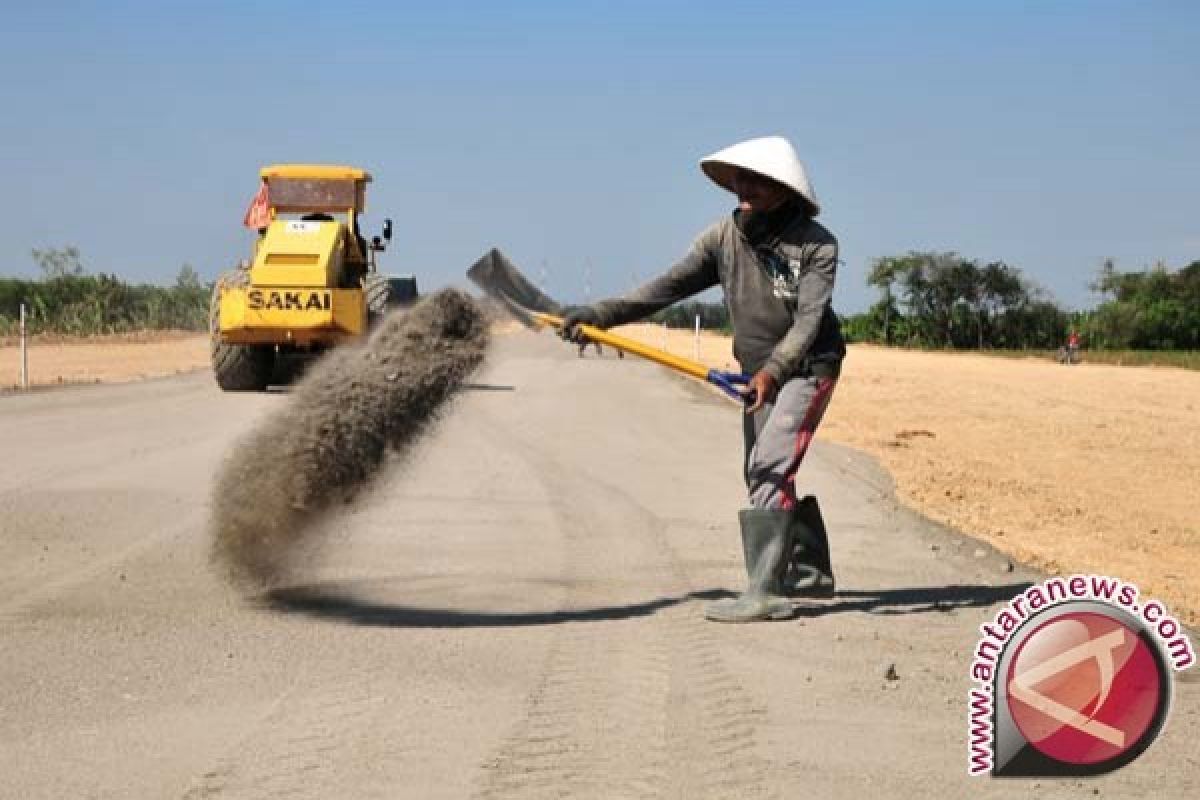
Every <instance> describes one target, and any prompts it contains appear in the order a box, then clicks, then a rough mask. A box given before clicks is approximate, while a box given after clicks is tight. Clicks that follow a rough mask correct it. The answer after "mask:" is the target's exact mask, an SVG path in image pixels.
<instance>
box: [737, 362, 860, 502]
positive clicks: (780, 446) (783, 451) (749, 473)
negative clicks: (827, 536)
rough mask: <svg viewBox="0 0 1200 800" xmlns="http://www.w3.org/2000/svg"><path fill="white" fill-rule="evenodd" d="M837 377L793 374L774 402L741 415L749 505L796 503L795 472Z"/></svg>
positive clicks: (827, 402)
mask: <svg viewBox="0 0 1200 800" xmlns="http://www.w3.org/2000/svg"><path fill="white" fill-rule="evenodd" d="M836 384H837V378H836V376H833V377H828V376H820V377H817V376H798V377H795V378H792V379H791V380H789V381H787V382H786V383H785V384H783V387H782V388H781V389H780V390H779V393H778V394H777V395H776V396H775V401H774V402H773V403H768V404H767V405H764V406H763V407H762V408H760V409H759V410H758V411H755V412H754V413H753V414H743V415H742V433H743V437H744V439H745V444H746V454H745V462H744V466H743V472H744V474H745V477H746V489H747V490H748V492H749V494H750V506H751V507H752V508H765V509H792V508H795V507H796V503H797V497H796V471H797V470H798V469H800V462H801V461H803V460H804V454H805V453H806V452H808V445H809V443H811V442H812V438H813V435H814V434H815V433H816V431H817V426H818V425H820V424H821V418H822V417H823V416H824V415H825V409H826V408H827V407H828V406H829V398H830V397H831V396H832V395H833V387H834V386H835V385H836Z"/></svg>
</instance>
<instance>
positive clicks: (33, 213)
mask: <svg viewBox="0 0 1200 800" xmlns="http://www.w3.org/2000/svg"><path fill="white" fill-rule="evenodd" d="M6 6H7V8H6V9H5V11H4V26H3V28H0V68H2V69H3V74H4V75H5V76H6V78H5V81H4V82H3V84H2V85H0V109H3V114H2V115H0V167H2V170H0V175H3V179H2V183H0V185H2V186H3V187H4V191H0V274H3V275H28V276H33V275H36V268H35V266H34V264H33V263H32V260H31V259H30V257H29V251H30V249H32V248H35V247H38V248H44V247H60V246H64V245H67V244H74V245H76V246H78V247H79V248H80V249H81V250H82V252H83V256H84V261H85V264H86V265H87V267H88V268H89V270H91V271H106V272H115V273H117V274H119V275H121V276H122V277H125V278H127V279H131V280H136V281H150V282H162V283H169V282H170V281H172V280H173V278H174V275H175V274H176V273H177V271H178V269H179V267H180V265H181V264H183V263H184V262H188V263H191V264H193V265H194V266H195V267H196V268H197V269H198V270H199V271H200V273H201V274H202V275H203V276H205V277H209V278H211V277H213V276H215V275H216V274H217V272H219V271H220V270H222V269H224V268H226V267H227V266H228V265H231V264H232V263H234V262H236V261H237V260H238V259H239V258H242V257H244V256H245V255H246V254H247V253H248V251H249V246H250V241H251V236H250V234H249V233H248V232H247V231H245V230H244V229H242V228H241V226H240V222H241V215H242V213H243V211H244V209H245V206H246V204H247V203H248V202H249V200H250V198H251V195H252V194H253V192H254V189H255V185H256V180H257V179H256V171H257V169H258V167H259V166H260V165H262V164H265V163H274V162H285V161H314V162H334V163H352V164H356V165H360V166H364V167H367V168H368V169H370V170H371V171H372V172H373V174H374V175H375V178H376V182H375V184H374V185H373V187H372V193H371V198H370V205H371V211H370V213H369V214H368V216H367V227H368V229H369V230H372V229H377V228H378V226H379V224H380V222H381V221H382V219H383V217H384V216H390V217H392V218H394V220H395V224H396V238H395V240H394V244H393V250H392V251H391V252H390V253H389V254H388V255H387V256H386V261H385V266H386V267H387V269H388V271H392V272H415V273H416V274H417V275H418V278H419V280H420V282H421V284H422V285H423V287H425V288H434V287H437V286H442V285H446V284H451V283H461V282H462V280H463V279H462V275H463V272H464V271H465V269H466V268H467V267H468V266H469V265H470V264H471V263H472V262H473V261H474V260H475V259H476V258H478V256H479V255H481V254H482V253H483V252H484V251H485V250H486V249H487V248H489V247H491V246H493V245H495V246H498V247H500V248H501V249H502V250H504V251H505V252H507V253H508V254H509V256H510V257H511V258H512V259H513V260H514V261H515V262H516V263H517V264H519V265H521V266H522V267H523V268H524V269H525V270H526V271H527V272H529V273H530V274H532V275H535V276H537V275H540V273H541V272H542V270H543V269H544V270H545V273H546V283H547V287H548V289H549V291H550V292H551V294H554V295H556V296H559V297H562V298H563V299H568V300H576V299H581V298H582V297H583V296H584V294H585V283H589V284H590V291H591V295H592V296H593V297H597V296H599V295H604V294H609V293H613V292H619V291H623V290H625V289H627V288H629V286H630V285H631V284H632V283H633V282H634V281H635V280H637V279H645V278H648V277H650V276H651V275H653V274H655V273H656V272H658V271H660V270H662V269H665V268H666V267H668V266H669V265H670V264H671V263H672V262H673V261H674V259H675V258H677V257H678V256H679V255H681V254H682V253H683V252H684V251H685V250H686V248H687V247H688V245H689V243H690V242H691V240H692V238H693V237H694V236H695V235H696V234H697V233H698V232H699V231H700V230H702V229H703V228H704V227H705V226H706V225H707V224H709V223H710V222H712V221H713V220H714V219H716V218H717V217H718V216H720V215H722V214H724V213H727V212H728V211H729V210H730V209H731V207H732V202H731V197H730V196H729V195H727V194H725V193H723V192H722V191H720V190H719V189H717V188H716V187H714V186H713V185H711V184H710V183H708V181H707V180H706V179H705V178H704V177H703V176H702V175H701V173H700V172H699V170H698V169H697V167H696V162H697V160H698V159H699V158H700V157H701V156H704V155H706V154H707V153H709V152H712V151H714V150H716V149H719V148H721V147H724V146H726V145H728V144H731V143H733V142H736V141H739V140H741V139H745V138H750V137H753V136H759V135H766V134H775V133H778V134H783V135H785V136H787V137H788V138H790V139H791V140H792V141H793V142H794V143H795V145H796V147H797V149H798V150H799V151H800V153H801V157H802V158H803V159H804V160H805V161H806V162H807V164H808V167H809V171H810V175H811V176H812V179H813V182H814V185H815V187H816V190H817V192H818V194H819V195H820V197H821V200H822V203H823V205H824V209H825V213H823V215H822V221H823V222H824V223H825V224H826V225H827V226H828V227H829V228H830V229H831V230H832V231H833V232H834V233H835V234H836V235H837V236H838V238H839V239H840V240H841V244H842V257H843V259H844V260H845V265H844V267H843V268H842V271H841V273H840V275H839V285H838V289H837V293H836V296H835V304H836V306H837V308H838V310H840V311H857V310H861V309H863V308H865V307H866V306H867V305H868V304H869V303H870V302H871V301H872V300H873V299H874V292H873V291H872V290H870V289H868V288H867V287H866V286H865V280H864V277H865V274H866V271H867V269H868V268H869V265H870V262H871V260H872V259H874V258H876V257H879V256H882V255H888V254H896V253H903V252H906V251H908V250H912V249H939V250H957V251H959V252H961V253H963V254H964V255H966V256H969V257H972V258H978V259H981V260H984V261H988V260H1003V261H1006V262H1008V263H1010V264H1012V265H1014V266H1017V267H1020V268H1021V269H1023V270H1024V271H1025V273H1026V274H1027V275H1028V276H1029V277H1031V278H1032V279H1033V280H1035V281H1036V282H1038V283H1039V284H1041V285H1042V286H1044V287H1045V288H1047V289H1048V290H1050V291H1051V293H1052V294H1053V295H1054V297H1055V298H1056V299H1058V300H1059V301H1060V302H1062V303H1064V304H1065V305H1067V306H1070V307H1084V306H1087V305H1090V304H1091V303H1092V302H1093V300H1094V299H1095V298H1094V297H1093V296H1092V295H1091V294H1090V293H1089V291H1088V289H1087V284H1088V282H1089V280H1090V279H1091V277H1092V276H1093V274H1094V273H1095V270H1096V268H1097V266H1098V264H1099V262H1100V260H1101V259H1102V258H1104V257H1106V256H1111V257H1113V258H1115V259H1117V262H1118V265H1119V266H1120V267H1122V268H1125V269H1137V268H1141V267H1142V266H1145V265H1149V264H1153V263H1154V262H1155V261H1158V260H1163V261H1165V262H1166V263H1168V264H1169V265H1172V266H1182V265H1183V264H1186V263H1188V262H1190V261H1192V260H1195V259H1200V214H1198V213H1197V210H1198V203H1197V187H1198V186H1200V90H1198V87H1200V48H1197V47H1196V45H1195V43H1196V41H1197V37H1198V35H1200V3H1193V2H1143V3H1134V2H1125V3H1117V2H1104V1H1103V0H1095V1H1094V2H1028V3H1018V2H1008V3H962V2H942V3H933V2H926V3H921V2H905V3H900V2H894V3H889V2H875V3H854V2H847V3H799V2H793V3H774V4H772V3H755V2H746V3H737V4H734V3H720V4H718V3H711V2H689V3H683V2H664V3H649V2H647V3H626V2H611V1H610V2H603V3H600V2H572V3H550V2H504V3H452V2H443V3H439V4H428V3H419V4H408V3H382V2H381V3H365V2H364V3H353V2H341V3H336V4H334V3H329V4H317V3H313V4H307V3H296V2H288V3H249V2H242V3H226V2H207V3H203V4H200V3H171V2H160V3H133V2H111V3H99V2H97V3H57V2H45V3H42V4H40V5H36V6H35V5H34V4H22V5H20V6H19V7H17V6H15V5H9V4H6ZM588 276H590V279H588Z"/></svg>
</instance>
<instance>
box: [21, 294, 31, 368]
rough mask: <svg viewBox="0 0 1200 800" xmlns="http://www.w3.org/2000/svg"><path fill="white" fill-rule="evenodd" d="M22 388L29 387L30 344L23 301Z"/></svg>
mask: <svg viewBox="0 0 1200 800" xmlns="http://www.w3.org/2000/svg"><path fill="white" fill-rule="evenodd" d="M20 333H21V388H22V389H28V388H29V346H28V344H27V343H26V337H25V304H24V303H21V328H20Z"/></svg>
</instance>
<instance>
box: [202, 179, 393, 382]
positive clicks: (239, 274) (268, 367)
mask: <svg viewBox="0 0 1200 800" xmlns="http://www.w3.org/2000/svg"><path fill="white" fill-rule="evenodd" d="M259 176H260V178H261V184H260V186H259V190H258V193H257V194H256V195H255V198H254V201H253V202H252V203H251V205H250V209H249V210H248V211H247V212H246V216H245V219H244V220H243V222H244V224H245V225H246V226H247V227H249V228H252V229H253V230H255V231H257V232H258V238H257V240H256V241H255V243H254V252H253V257H252V259H251V260H249V261H248V262H243V263H242V264H241V265H240V266H239V267H238V268H237V269H234V270H232V271H230V272H227V273H225V274H224V275H222V276H221V277H220V278H219V279H218V280H217V282H216V284H215V286H214V287H213V297H212V305H211V308H210V314H209V318H210V331H211V339H212V342H211V345H212V346H211V352H212V368H213V374H214V375H215V376H216V380H217V385H218V386H220V387H221V388H222V389H225V390H227V391H261V390H263V389H265V388H266V387H267V386H268V385H269V384H271V383H273V382H274V381H275V379H276V378H277V376H278V375H279V373H280V367H281V366H282V365H283V364H284V363H286V362H288V361H295V360H297V359H298V360H301V361H303V360H304V359H308V358H311V357H313V356H315V355H318V354H320V353H321V352H322V351H324V350H325V349H327V348H329V347H331V346H334V345H336V344H339V343H341V342H344V341H346V340H350V339H355V338H358V337H360V336H364V335H365V334H366V333H367V331H368V329H369V328H370V326H371V324H372V323H373V322H374V321H375V320H377V319H378V318H381V317H382V315H383V314H384V313H386V312H387V311H388V310H390V309H392V308H395V307H403V306H405V305H408V304H410V303H412V302H414V301H415V300H416V297H417V286H416V279H415V278H414V277H413V276H387V275H382V274H380V273H379V271H378V269H377V265H376V255H377V254H378V253H380V252H382V251H383V250H384V249H385V248H386V247H387V244H388V243H389V242H390V241H391V238H392V221H391V220H390V219H389V220H385V221H384V223H383V230H382V232H381V235H379V236H375V237H372V239H371V241H370V242H368V241H367V240H366V238H365V237H363V235H362V233H361V232H360V231H359V225H358V217H359V215H360V214H361V213H362V212H364V211H365V210H366V188H367V184H368V183H370V182H371V176H370V174H368V173H367V172H366V171H365V170H362V169H359V168H357V167H347V166H335V165H327V164H278V165H274V166H269V167H264V168H263V169H262V170H261V171H260V173H259Z"/></svg>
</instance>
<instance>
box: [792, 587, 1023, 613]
mask: <svg viewBox="0 0 1200 800" xmlns="http://www.w3.org/2000/svg"><path fill="white" fill-rule="evenodd" d="M1032 585H1033V584H1032V583H1029V582H1028V581H1024V582H1021V583H1009V584H1005V585H1003V586H987V585H984V584H952V585H950V586H917V587H907V588H902V589H879V590H874V591H863V590H850V591H845V590H842V591H839V592H838V593H837V595H836V597H835V599H834V601H833V602H826V603H822V604H820V605H801V606H799V607H797V608H796V616H797V617H823V616H825V615H826V614H840V613H846V612H853V611H859V612H864V613H867V614H879V615H882V616H890V615H897V614H926V613H929V612H931V611H932V612H941V613H948V612H951V611H955V610H956V609H960V608H984V607H987V606H991V605H995V604H996V603H1003V602H1007V601H1008V600H1011V599H1012V598H1014V597H1016V596H1017V595H1018V594H1020V593H1021V592H1023V591H1025V590H1026V589H1028V588H1029V587H1030V586H1032Z"/></svg>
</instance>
